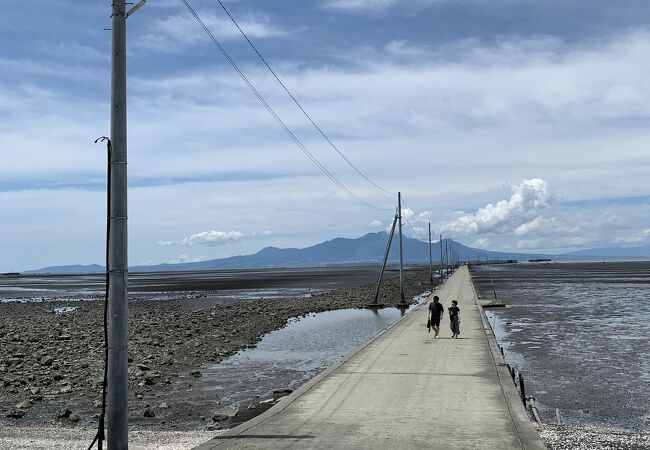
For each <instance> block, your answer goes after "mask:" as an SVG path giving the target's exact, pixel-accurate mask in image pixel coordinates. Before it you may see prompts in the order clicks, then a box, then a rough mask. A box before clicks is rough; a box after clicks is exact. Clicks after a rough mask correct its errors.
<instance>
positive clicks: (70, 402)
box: [0, 271, 429, 430]
mask: <svg viewBox="0 0 650 450" xmlns="http://www.w3.org/2000/svg"><path fill="white" fill-rule="evenodd" d="M405 285H406V297H407V299H411V298H412V297H413V296H415V295H418V294H420V293H422V292H423V291H426V290H427V289H428V288H429V286H428V271H413V272H409V273H407V275H406V283H405ZM373 292H374V285H373V284H368V285H364V286H360V287H353V288H347V289H339V290H335V291H329V292H320V293H316V294H313V295H311V296H310V297H300V298H283V299H272V300H266V299H258V300H246V301H236V302H234V301H224V302H223V303H220V304H216V305H215V304H214V302H213V301H210V302H208V301H206V302H205V304H203V305H202V303H201V298H202V297H208V295H209V293H199V294H198V295H197V296H195V298H193V299H192V301H187V299H183V298H180V299H169V298H168V296H166V297H165V299H162V300H160V299H159V300H152V299H146V300H145V299H138V298H134V299H131V300H130V305H129V392H130V394H129V395H130V398H129V415H130V418H129V420H130V423H131V424H132V425H134V426H136V427H141V428H149V429H173V430H190V429H205V428H207V427H209V426H212V428H213V429H216V428H219V427H220V426H221V425H220V423H221V421H224V420H232V415H234V414H231V416H230V417H229V418H226V416H228V414H223V413H220V412H219V410H220V409H222V408H224V407H225V406H226V405H221V404H219V403H218V401H217V400H215V399H209V398H205V396H204V395H203V394H202V393H201V392H197V391H196V390H193V389H192V386H193V384H194V383H196V382H197V379H198V378H201V377H202V367H203V366H204V364H208V363H215V362H219V361H222V360H223V359H225V358H227V357H228V356H230V355H232V354H234V353H235V352H237V351H239V350H241V349H243V348H246V347H250V346H254V345H255V343H256V342H258V341H259V340H260V339H261V337H262V336H263V335H264V334H266V333H268V332H270V331H273V330H275V329H279V328H281V327H283V326H284V325H285V324H286V323H287V320H288V319H290V318H292V317H300V316H304V315H306V314H309V313H314V312H322V311H327V310H333V309H341V308H360V307H364V306H365V305H366V304H368V303H369V299H371V298H372V294H373ZM398 300H399V289H398V282H397V279H396V278H392V279H389V280H387V281H386V282H385V284H384V285H383V286H382V292H381V297H380V303H383V304H386V305H394V304H396V303H397V301H398ZM103 348H104V336H103V301H101V300H100V299H97V298H95V299H87V301H81V302H61V301H48V302H24V303H3V304H0V425H2V426H4V427H6V426H24V425H32V426H33V425H36V424H39V425H43V424H48V425H57V426H79V425H80V424H81V425H85V426H88V427H91V426H94V424H96V420H97V418H98V414H99V411H100V406H101V386H102V379H103V352H104V350H103ZM278 388H280V389H281V388H282V386H278ZM279 395H280V394H278V395H276V396H275V397H278V396H279ZM270 404H272V400H271V401H268V402H266V405H267V407H268V405H270ZM254 408H257V409H263V407H262V408H260V407H258V406H255V407H254ZM213 419H214V420H213Z"/></svg>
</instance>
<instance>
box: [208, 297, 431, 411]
mask: <svg viewBox="0 0 650 450" xmlns="http://www.w3.org/2000/svg"><path fill="white" fill-rule="evenodd" d="M427 296H428V293H424V294H422V295H420V296H418V297H415V299H416V302H417V303H419V302H421V301H424V300H426V298H427ZM411 310H412V308H411ZM405 313H408V311H406V312H404V311H400V310H399V309H397V308H383V309H379V310H372V309H342V310H336V311H326V312H323V313H318V314H311V315H309V316H307V317H304V318H301V319H292V320H290V321H289V323H288V324H287V326H286V327H284V328H282V329H280V330H276V331H273V332H271V333H269V334H267V335H265V336H264V337H263V338H262V340H261V341H260V342H259V343H258V345H257V348H253V349H247V350H243V351H241V352H239V353H237V354H235V355H233V356H232V357H230V358H228V359H227V360H225V361H223V362H221V363H219V364H214V365H212V366H210V367H209V368H208V369H207V370H205V371H204V373H203V375H204V376H203V378H201V386H202V388H203V389H205V390H206V391H209V392H210V395H215V396H216V397H217V399H218V400H220V401H221V403H222V405H224V406H225V405H230V404H234V405H236V406H237V405H240V404H241V403H242V402H246V401H249V400H250V399H251V398H252V397H254V396H255V395H260V396H262V397H263V396H266V395H268V394H270V393H271V392H272V391H273V390H275V389H285V388H290V389H296V388H297V387H298V386H300V385H301V384H303V383H304V382H305V381H307V380H309V379H310V378H312V377H314V376H315V375H317V374H318V373H320V372H322V371H323V370H324V369H326V368H327V367H329V366H330V365H332V364H333V363H335V362H336V361H338V360H340V359H341V358H342V357H343V356H345V355H346V354H348V353H349V352H350V351H352V350H353V349H354V348H356V347H357V346H359V345H361V344H362V343H363V342H365V341H367V340H368V339H370V338H372V337H374V336H375V335H376V334H378V333H379V332H381V331H382V330H384V329H386V328H387V327H388V326H390V325H391V324H392V323H394V322H395V321H396V320H397V319H399V318H400V317H401V316H402V315H403V314H405Z"/></svg>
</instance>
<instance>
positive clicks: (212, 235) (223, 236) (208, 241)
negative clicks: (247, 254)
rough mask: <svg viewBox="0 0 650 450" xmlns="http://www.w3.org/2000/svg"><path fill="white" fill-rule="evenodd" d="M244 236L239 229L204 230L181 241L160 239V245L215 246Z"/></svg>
mask: <svg viewBox="0 0 650 450" xmlns="http://www.w3.org/2000/svg"><path fill="white" fill-rule="evenodd" d="M243 236H244V234H243V233H241V232H239V231H216V230H212V231H202V232H200V233H196V234H193V235H191V236H188V237H185V238H183V239H181V240H180V241H158V245H162V246H163V247H167V246H170V245H205V246H208V247H214V246H217V245H221V244H225V243H227V242H232V241H238V240H239V239H241V238H242V237H243Z"/></svg>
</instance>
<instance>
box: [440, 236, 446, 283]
mask: <svg viewBox="0 0 650 450" xmlns="http://www.w3.org/2000/svg"><path fill="white" fill-rule="evenodd" d="M439 244H440V281H445V276H444V274H443V273H442V233H440V241H439Z"/></svg>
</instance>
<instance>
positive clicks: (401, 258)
mask: <svg viewBox="0 0 650 450" xmlns="http://www.w3.org/2000/svg"><path fill="white" fill-rule="evenodd" d="M397 212H398V217H399V296H400V303H402V304H404V303H406V300H404V252H403V250H402V193H401V192H398V193H397Z"/></svg>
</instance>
